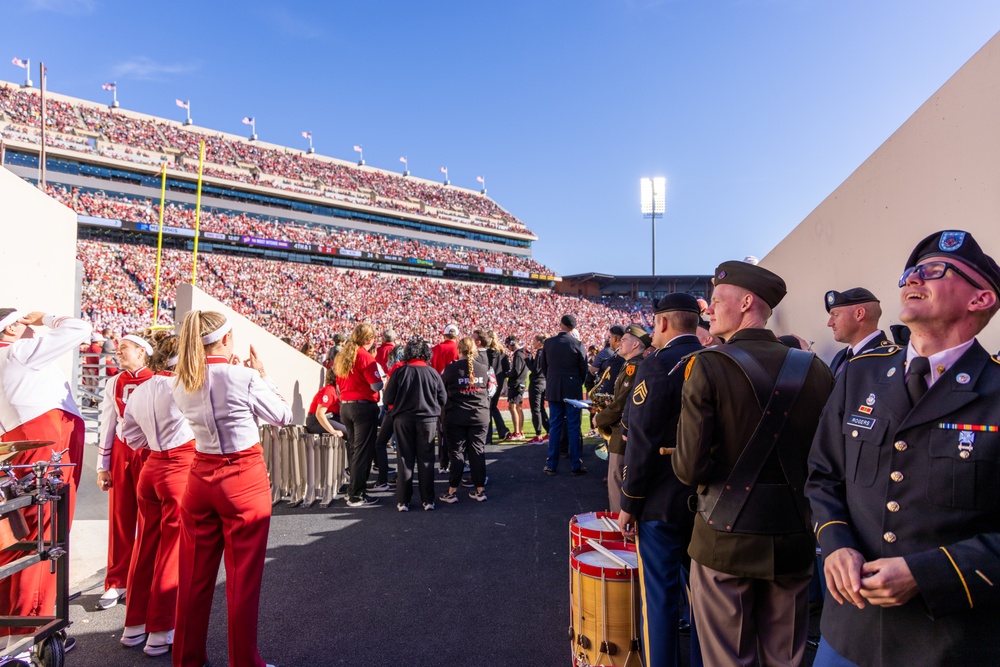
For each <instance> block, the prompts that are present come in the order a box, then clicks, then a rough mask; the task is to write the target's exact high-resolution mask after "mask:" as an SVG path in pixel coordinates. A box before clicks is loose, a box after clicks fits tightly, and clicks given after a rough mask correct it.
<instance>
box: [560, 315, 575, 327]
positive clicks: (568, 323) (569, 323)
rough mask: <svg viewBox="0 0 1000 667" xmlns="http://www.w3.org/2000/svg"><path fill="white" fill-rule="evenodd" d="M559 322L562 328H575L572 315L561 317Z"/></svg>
mask: <svg viewBox="0 0 1000 667" xmlns="http://www.w3.org/2000/svg"><path fill="white" fill-rule="evenodd" d="M559 321H560V322H561V323H562V325H563V326H564V327H569V328H570V329H575V328H576V318H575V317H574V316H573V315H570V314H568V313H567V314H566V315H563V316H562V317H561V318H560V319H559Z"/></svg>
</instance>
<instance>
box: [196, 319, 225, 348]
mask: <svg viewBox="0 0 1000 667" xmlns="http://www.w3.org/2000/svg"><path fill="white" fill-rule="evenodd" d="M232 329H233V325H232V324H230V322H229V320H226V321H225V322H223V323H222V326H221V327H219V328H218V329H216V330H215V331H213V332H212V333H207V334H205V335H204V336H202V337H201V344H202V345H211V344H212V343H217V342H219V341H220V340H222V337H223V336H225V335H226V334H227V333H229V332H230V331H232Z"/></svg>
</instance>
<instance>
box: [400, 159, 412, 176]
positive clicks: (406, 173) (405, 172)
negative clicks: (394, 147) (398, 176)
mask: <svg viewBox="0 0 1000 667" xmlns="http://www.w3.org/2000/svg"><path fill="white" fill-rule="evenodd" d="M399 161H400V162H402V163H403V176H409V175H410V162H409V161H408V160H407V159H406V156H405V155H404V156H403V157H401V158H399Z"/></svg>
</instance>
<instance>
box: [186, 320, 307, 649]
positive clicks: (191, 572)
mask: <svg viewBox="0 0 1000 667" xmlns="http://www.w3.org/2000/svg"><path fill="white" fill-rule="evenodd" d="M233 347H234V346H233V332H232V325H231V324H230V323H229V321H228V320H227V319H226V317H225V316H224V315H222V314H220V313H216V312H211V311H197V310H196V311H191V312H189V313H188V314H187V315H186V316H185V317H184V324H183V327H182V329H181V339H180V352H179V355H178V356H179V358H178V362H177V379H176V382H175V384H174V387H173V394H174V400H175V401H176V402H177V407H178V408H180V411H181V413H182V414H183V415H184V416H185V418H187V420H188V423H189V424H190V425H191V429H192V430H193V431H194V435H195V442H196V453H195V459H194V464H193V465H192V466H191V470H190V474H189V477H188V484H187V489H186V490H185V492H184V496H183V497H182V498H181V547H180V566H179V582H180V585H179V587H178V590H177V623H176V632H175V635H174V645H173V664H174V667H202V666H203V665H205V664H206V663H207V662H208V652H207V646H206V643H207V637H208V620H209V612H210V611H211V607H212V594H213V591H214V589H215V580H216V577H217V576H218V572H219V561H220V560H221V559H222V557H223V555H225V559H226V600H227V605H228V607H227V608H228V620H229V664H230V667H264V661H263V660H261V658H260V652H259V651H258V649H257V617H258V609H259V606H260V585H261V579H262V578H263V575H264V555H265V553H266V551H267V534H268V529H269V526H270V521H271V489H270V483H269V482H268V478H267V469H266V467H265V464H264V456H263V450H262V448H261V445H260V441H259V436H258V426H257V421H256V418H257V417H259V418H261V419H263V420H264V421H266V422H267V423H269V424H272V425H274V426H286V425H288V424H289V423H291V421H292V410H291V408H290V407H289V406H288V403H286V402H285V400H284V399H283V398H282V397H281V396H280V395H279V394H278V391H277V387H276V386H275V385H274V383H273V382H272V381H271V380H270V378H268V376H267V373H266V372H265V370H264V364H263V363H262V362H261V360H260V358H259V357H258V356H257V353H256V351H255V350H254V348H253V346H252V345H251V346H250V356H249V358H248V359H247V361H246V364H245V366H246V367H243V366H239V365H238V364H239V359H238V358H237V357H235V356H234V355H233Z"/></svg>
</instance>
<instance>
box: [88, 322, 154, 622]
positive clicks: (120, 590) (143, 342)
mask: <svg viewBox="0 0 1000 667" xmlns="http://www.w3.org/2000/svg"><path fill="white" fill-rule="evenodd" d="M150 336H151V332H149V331H148V330H147V331H145V332H143V333H142V334H129V335H127V336H123V337H122V339H121V341H119V343H118V350H117V352H116V356H117V358H118V367H119V368H120V369H121V372H120V373H118V374H117V375H114V376H113V377H111V378H109V379H108V382H107V384H106V385H105V387H104V398H103V401H102V403H101V421H100V424H101V430H100V435H99V437H98V442H97V444H98V450H97V486H98V487H99V488H100V489H101V491H107V492H108V569H107V573H106V575H105V577H104V595H102V596H101V599H100V600H98V602H97V604H98V606H99V607H100V608H101V609H110V608H111V607H114V606H115V605H116V604H118V602H119V601H120V600H121V599H122V598H124V597H125V591H126V584H127V583H128V568H129V564H130V563H131V562H132V548H133V547H134V546H135V530H136V525H137V523H138V520H139V505H138V502H137V500H136V489H137V488H138V486H139V473H140V472H141V471H142V463H143V461H144V460H145V458H146V453H147V452H148V450H140V451H135V450H133V449H131V448H130V447H128V446H126V444H125V440H124V437H123V435H122V428H123V427H124V425H125V405H126V403H128V400H129V397H130V396H131V395H132V392H133V391H135V390H136V388H138V387H139V385H141V384H142V383H143V382H145V381H146V380H148V379H149V378H151V377H153V372H152V371H151V370H149V368H147V364H148V363H149V358H150V357H151V356H153V346H152V345H150V344H149V340H148V338H149V337H150Z"/></svg>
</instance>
